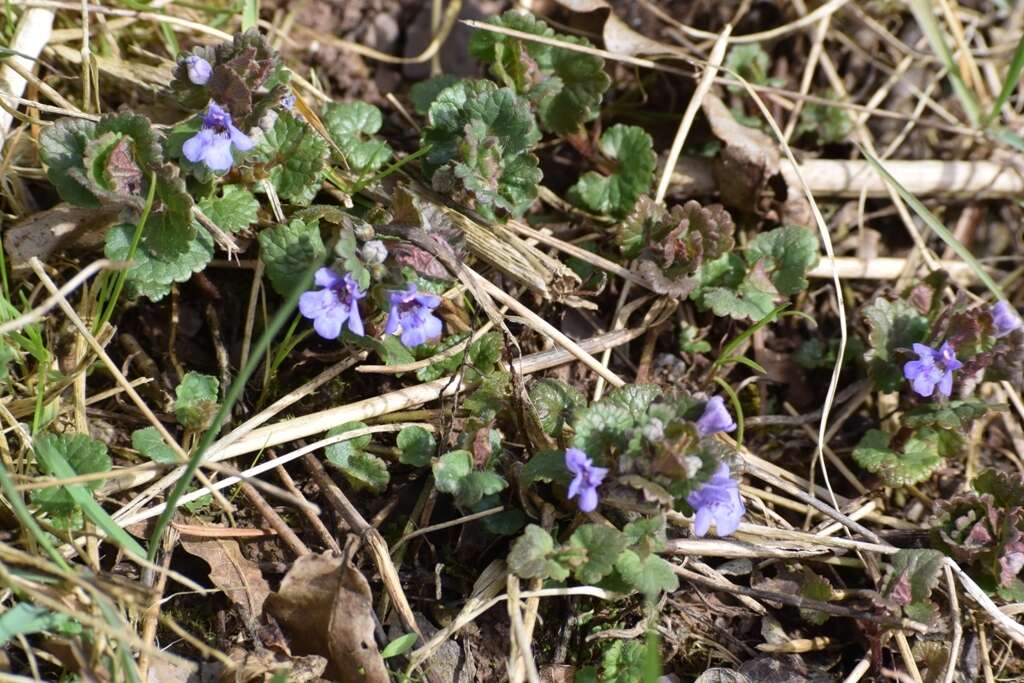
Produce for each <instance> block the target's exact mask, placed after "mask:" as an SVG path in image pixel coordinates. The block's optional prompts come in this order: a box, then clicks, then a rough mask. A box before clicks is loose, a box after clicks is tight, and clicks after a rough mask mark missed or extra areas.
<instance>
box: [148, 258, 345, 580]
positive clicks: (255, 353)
mask: <svg viewBox="0 0 1024 683" xmlns="http://www.w3.org/2000/svg"><path fill="white" fill-rule="evenodd" d="M331 251H332V250H328V255H329V254H330V253H331ZM328 255H325V256H324V259H323V260H326V259H327V257H328ZM323 260H318V261H317V262H316V263H313V264H311V265H310V267H309V268H308V269H307V270H306V272H305V273H303V274H302V277H300V278H298V279H297V280H296V282H295V287H293V288H292V291H291V292H290V293H289V295H288V298H287V299H286V300H285V301H284V303H282V304H281V308H279V309H278V311H277V313H275V314H274V317H273V318H271V319H270V324H269V325H267V328H266V329H265V330H264V331H263V334H262V335H260V338H259V341H257V342H256V344H255V346H253V348H252V352H251V353H250V354H249V360H248V362H247V363H246V364H245V367H244V368H242V371H241V372H239V373H238V376H237V377H235V381H234V382H232V383H231V387H230V388H228V391H227V394H226V395H225V396H224V402H223V403H222V404H221V406H220V410H218V411H217V414H216V415H215V416H214V418H213V422H212V423H211V424H210V428H209V429H207V430H206V432H205V433H204V434H203V438H202V440H201V441H200V442H199V445H198V446H197V447H196V449H195V451H194V452H193V453H192V456H191V457H190V458H189V461H188V464H187V465H185V471H184V472H183V473H182V475H181V477H180V478H179V479H178V481H177V483H176V484H175V485H174V488H173V489H172V490H171V493H170V495H168V496H167V502H166V504H165V507H164V511H163V512H161V513H160V517H159V518H157V520H156V526H155V527H154V528H153V533H152V535H151V536H150V538H149V543H150V547H149V551H150V558H149V559H150V560H153V559H154V558H155V555H156V550H157V548H159V547H160V539H161V537H162V536H163V533H164V531H165V530H166V529H167V525H168V524H170V522H171V516H172V515H173V514H174V510H175V508H176V507H177V504H178V500H180V499H181V497H182V496H183V495H185V492H186V491H187V490H188V486H189V484H190V483H192V477H194V476H195V473H196V470H197V469H199V463H200V462H202V460H203V456H204V455H205V454H206V450H207V449H208V448H209V447H210V444H212V443H213V441H214V439H215V438H216V437H217V434H218V433H220V428H221V426H222V425H223V424H224V421H225V420H227V418H228V416H229V415H231V409H232V408H233V407H234V405H235V403H236V402H237V401H238V399H239V398H241V396H242V392H243V391H245V385H246V383H247V382H248V381H249V378H250V377H251V376H252V374H253V373H254V372H255V371H256V368H257V367H259V365H260V364H261V363H262V362H263V354H265V353H266V352H267V349H268V348H269V347H270V344H271V342H272V341H273V340H274V337H275V336H276V335H277V333H278V332H280V331H281V329H282V328H283V327H284V326H285V324H286V323H287V322H288V319H289V318H290V317H291V315H292V312H293V311H295V308H296V306H297V305H298V303H299V297H300V296H302V293H303V292H305V291H306V289H307V288H308V287H309V285H310V283H311V282H312V281H313V274H314V273H316V270H317V268H319V267H320V266H321V265H323Z"/></svg>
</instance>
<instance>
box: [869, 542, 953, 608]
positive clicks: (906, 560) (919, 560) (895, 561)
mask: <svg viewBox="0 0 1024 683" xmlns="http://www.w3.org/2000/svg"><path fill="white" fill-rule="evenodd" d="M943 561H944V556H943V554H942V553H940V552H939V551H937V550H922V549H912V550H900V551H898V552H896V554H894V555H892V559H891V563H892V566H891V568H890V574H889V580H888V582H887V584H886V587H885V589H884V591H883V593H884V595H885V596H886V597H888V598H892V599H895V600H896V601H897V602H899V603H900V604H908V602H915V603H922V602H927V601H928V599H929V598H930V597H931V594H932V590H934V588H935V586H937V585H938V583H939V574H940V573H941V572H942V564H943ZM908 598H909V600H908Z"/></svg>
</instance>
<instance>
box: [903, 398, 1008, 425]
mask: <svg viewBox="0 0 1024 683" xmlns="http://www.w3.org/2000/svg"><path fill="white" fill-rule="evenodd" d="M991 407H992V406H990V405H989V404H988V403H986V402H985V401H982V400H980V399H967V400H963V401H961V400H954V401H949V402H948V403H928V404H925V405H921V406H917V407H916V408H911V409H910V410H908V411H907V412H905V413H904V414H903V416H902V417H901V418H900V422H901V424H903V425H904V426H906V427H910V428H911V429H918V428H920V427H935V428H937V429H945V430H951V431H952V430H955V431H961V432H965V431H967V430H968V429H969V428H970V426H971V423H973V422H974V421H975V420H977V419H978V418H980V417H982V416H983V415H985V413H987V412H988V411H989V409H990V408H991Z"/></svg>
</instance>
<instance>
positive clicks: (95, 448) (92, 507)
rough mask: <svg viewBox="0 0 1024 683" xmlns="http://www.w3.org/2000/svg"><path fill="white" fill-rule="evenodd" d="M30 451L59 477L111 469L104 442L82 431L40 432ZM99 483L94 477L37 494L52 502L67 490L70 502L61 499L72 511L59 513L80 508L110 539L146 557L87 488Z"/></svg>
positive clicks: (45, 467)
mask: <svg viewBox="0 0 1024 683" xmlns="http://www.w3.org/2000/svg"><path fill="white" fill-rule="evenodd" d="M33 450H34V451H35V454H36V459H37V460H38V461H39V467H40V469H41V470H42V471H43V472H44V473H45V474H49V475H50V476H53V477H56V478H58V479H72V478H74V477H76V476H79V475H81V474H88V473H93V472H109V471H110V466H111V463H110V456H109V455H108V454H107V447H106V445H105V444H103V443H102V442H99V441H96V440H94V439H90V438H89V437H88V436H86V435H84V434H70V435H69V434H50V433H44V434H40V435H39V436H37V437H36V438H35V440H34V442H33ZM101 483H102V481H101V480H94V481H92V482H89V483H88V484H84V485H83V484H66V485H64V486H61V487H59V493H57V491H58V489H57V487H48V488H45V489H42V490H41V491H39V494H40V495H41V496H44V497H45V498H46V499H47V501H48V502H51V503H52V502H53V501H55V500H59V499H60V498H61V496H60V493H66V494H67V497H68V498H70V501H71V502H70V504H68V503H67V502H66V499H64V500H63V501H62V502H63V503H64V504H66V505H68V506H69V507H70V508H71V510H70V511H69V510H67V509H64V510H61V511H60V512H59V513H58V514H65V515H71V514H73V513H74V512H76V511H81V512H82V513H83V514H84V515H85V516H86V517H88V518H89V519H90V520H91V521H92V523H93V524H95V525H96V526H97V527H99V528H100V529H101V530H102V531H103V532H104V533H105V534H106V535H107V536H108V538H110V540H111V541H113V542H114V543H116V544H117V545H119V546H121V548H123V549H124V550H125V551H127V552H128V553H131V554H132V555H134V556H136V557H139V558H145V557H146V551H145V550H144V549H143V548H142V546H141V545H139V543H138V542H137V541H136V540H135V539H134V538H132V537H131V536H130V535H128V533H127V532H126V531H125V530H124V529H122V528H121V527H120V526H119V525H118V524H117V522H115V521H114V520H113V519H111V517H110V515H108V514H107V512H106V510H104V509H103V508H102V507H101V506H100V504H99V503H97V502H96V500H95V499H94V498H93V494H92V491H91V490H90V489H93V490H94V489H96V488H97V487H99V485H100V484H101Z"/></svg>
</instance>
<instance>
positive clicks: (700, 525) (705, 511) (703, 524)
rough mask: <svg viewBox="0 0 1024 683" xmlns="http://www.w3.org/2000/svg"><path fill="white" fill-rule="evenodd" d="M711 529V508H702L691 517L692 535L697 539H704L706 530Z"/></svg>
mask: <svg viewBox="0 0 1024 683" xmlns="http://www.w3.org/2000/svg"><path fill="white" fill-rule="evenodd" d="M710 528H711V508H710V507H702V508H699V509H698V510H697V514H696V515H694V517H693V534H694V535H695V536H697V537H698V538H704V536H706V535H707V533H708V529H710Z"/></svg>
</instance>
